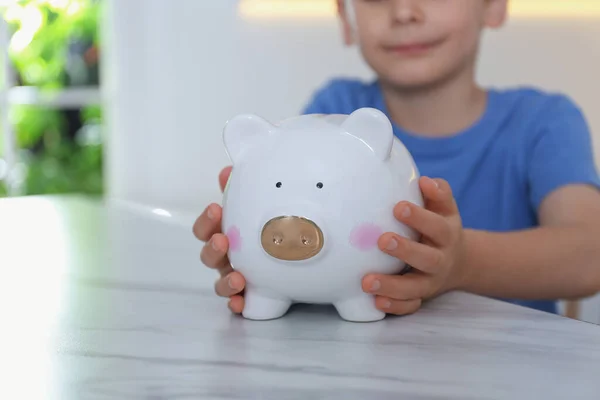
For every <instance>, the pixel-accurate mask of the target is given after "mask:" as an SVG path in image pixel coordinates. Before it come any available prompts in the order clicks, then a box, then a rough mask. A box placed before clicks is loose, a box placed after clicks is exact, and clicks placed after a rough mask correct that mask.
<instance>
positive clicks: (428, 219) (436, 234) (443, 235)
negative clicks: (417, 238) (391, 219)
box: [394, 201, 452, 245]
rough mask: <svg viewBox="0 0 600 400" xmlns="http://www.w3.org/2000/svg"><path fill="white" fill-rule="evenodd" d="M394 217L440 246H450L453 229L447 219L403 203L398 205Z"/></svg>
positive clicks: (411, 204)
mask: <svg viewBox="0 0 600 400" xmlns="http://www.w3.org/2000/svg"><path fill="white" fill-rule="evenodd" d="M394 216H395V217H396V219H397V220H398V221H400V222H402V223H404V224H406V225H407V226H410V227H411V228H414V229H415V230H417V231H418V232H420V233H421V234H423V235H424V236H426V237H427V238H429V239H431V240H432V241H433V242H435V243H436V244H438V245H445V244H448V243H449V242H450V240H451V238H452V229H451V227H450V223H449V222H448V219H447V218H446V217H443V216H441V215H440V214H436V213H434V212H433V211H429V210H426V209H424V208H423V207H419V206H417V205H416V204H413V203H411V202H407V201H402V202H400V203H398V204H396V206H395V207H394Z"/></svg>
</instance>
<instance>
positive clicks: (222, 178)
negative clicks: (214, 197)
mask: <svg viewBox="0 0 600 400" xmlns="http://www.w3.org/2000/svg"><path fill="white" fill-rule="evenodd" d="M232 168H233V167H232V166H228V167H225V168H223V169H222V170H221V172H220V173H219V186H220V187H221V192H223V191H224V190H225V186H226V185H227V181H228V180H229V176H230V175H231V170H232Z"/></svg>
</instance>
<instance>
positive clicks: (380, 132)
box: [342, 108, 394, 160]
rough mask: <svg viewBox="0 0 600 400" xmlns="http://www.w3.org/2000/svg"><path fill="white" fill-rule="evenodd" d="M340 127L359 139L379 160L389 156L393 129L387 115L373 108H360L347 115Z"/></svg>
mask: <svg viewBox="0 0 600 400" xmlns="http://www.w3.org/2000/svg"><path fill="white" fill-rule="evenodd" d="M342 129H344V130H346V131H347V132H348V133H349V134H351V135H352V136H355V137H357V138H359V139H361V140H362V141H363V142H365V144H366V145H367V146H369V147H370V148H371V150H372V151H373V153H374V154H375V156H377V157H378V158H379V159H381V160H385V159H387V158H388V157H389V155H390V153H391V151H392V143H393V141H394V131H393V128H392V124H391V123H390V120H389V119H388V118H387V116H386V115H385V114H384V113H382V112H381V111H379V110H377V109H375V108H361V109H359V110H356V111H354V112H353V113H352V114H350V115H349V116H348V118H347V119H346V121H344V123H343V124H342Z"/></svg>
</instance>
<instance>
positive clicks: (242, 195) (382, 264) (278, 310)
mask: <svg viewBox="0 0 600 400" xmlns="http://www.w3.org/2000/svg"><path fill="white" fill-rule="evenodd" d="M223 136H224V143H225V147H226V150H227V153H228V154H229V157H230V158H231V161H232V163H233V170H232V173H231V176H230V178H229V181H228V183H227V186H226V188H225V193H224V197H223V220H222V224H223V225H222V229H223V231H224V232H225V234H226V235H227V236H228V239H229V246H230V247H229V259H230V261H231V264H232V266H233V268H234V269H236V270H238V271H240V272H241V273H242V275H244V277H245V278H246V284H247V286H246V290H245V295H244V296H245V307H244V311H243V316H244V317H246V318H248V319H254V320H267V319H274V318H278V317H281V316H283V315H284V314H285V313H286V312H287V310H288V308H289V307H290V305H291V304H292V303H296V302H298V303H313V304H333V306H334V307H335V308H336V310H337V312H338V313H339V315H340V316H341V317H342V318H343V319H345V320H348V321H356V322H359V321H360V322H368V321H377V320H381V319H383V318H384V317H385V313H384V312H381V311H379V310H378V309H377V308H376V307H375V301H374V297H373V296H372V295H369V294H367V293H365V292H364V291H363V290H362V287H361V281H362V278H363V277H364V276H365V275H366V274H367V273H372V272H375V273H384V274H395V273H398V272H400V271H401V270H402V269H403V267H404V266H405V265H404V263H403V262H401V261H400V260H398V259H396V258H393V257H391V256H389V255H387V254H386V253H384V252H383V251H381V250H380V249H379V248H378V247H377V240H378V238H379V236H380V235H381V234H382V233H384V232H387V231H393V232H396V233H398V234H400V235H402V236H405V237H409V238H412V239H416V238H417V237H418V236H417V233H416V232H414V231H413V230H412V229H410V228H408V227H407V226H405V225H403V224H401V223H400V222H398V220H396V219H395V218H394V215H393V208H394V205H395V204H396V203H398V202H399V201H401V200H408V201H411V202H413V203H415V204H417V205H421V206H422V205H423V199H422V197H421V192H420V190H419V185H418V179H419V172H418V170H417V168H416V166H415V164H414V161H413V158H412V157H411V155H410V154H409V152H408V151H407V149H406V148H405V147H404V145H403V144H402V143H401V142H400V141H399V140H398V139H396V138H395V136H394V135H393V131H392V126H391V124H390V121H389V120H388V119H387V117H386V116H385V114H383V113H382V112H380V111H378V110H375V109H370V108H363V109H360V110H357V111H355V112H354V113H352V114H351V115H349V116H348V115H303V116H299V117H295V118H291V119H287V120H284V121H283V122H281V123H279V124H277V125H274V124H271V123H269V122H267V121H265V120H264V119H261V118H260V117H258V116H256V115H240V116H237V117H235V118H234V119H232V120H230V121H229V122H228V123H227V125H226V126H225V129H224V132H223Z"/></svg>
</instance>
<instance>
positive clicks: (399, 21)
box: [194, 0, 600, 315]
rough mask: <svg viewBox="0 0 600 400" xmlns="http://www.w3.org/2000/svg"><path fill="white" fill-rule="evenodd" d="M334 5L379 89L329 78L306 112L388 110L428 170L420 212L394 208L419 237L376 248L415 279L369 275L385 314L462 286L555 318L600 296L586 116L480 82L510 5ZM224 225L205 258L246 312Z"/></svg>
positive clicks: (435, 0)
mask: <svg viewBox="0 0 600 400" xmlns="http://www.w3.org/2000/svg"><path fill="white" fill-rule="evenodd" d="M338 8H339V14H340V18H341V21H342V26H343V34H344V38H345V41H346V44H348V45H350V44H354V43H357V44H358V45H359V46H360V50H361V52H362V55H363V57H364V59H365V60H366V62H367V63H368V64H369V65H370V66H371V68H372V69H373V70H374V71H375V72H376V74H377V80H376V81H375V82H372V83H361V82H358V81H352V80H341V79H339V80H334V81H332V82H331V83H330V84H328V85H327V86H325V87H324V88H322V89H321V90H319V91H318V93H317V94H316V95H315V97H314V98H313V99H312V102H311V104H309V105H308V107H307V108H306V110H305V113H342V114H350V113H351V112H353V111H354V110H356V109H358V108H361V107H374V108H378V109H380V110H382V111H383V112H385V113H386V114H387V115H388V116H389V118H390V119H391V120H392V122H393V124H394V130H395V134H396V135H397V136H398V137H399V138H400V139H401V140H402V142H403V143H404V144H405V145H406V146H407V148H408V149H409V151H410V152H411V153H412V155H413V156H414V158H415V161H416V163H417V165H418V167H419V169H420V171H421V174H422V175H423V178H422V179H421V181H420V185H421V190H422V192H423V195H424V197H425V199H426V205H425V207H424V208H419V207H416V206H414V205H412V204H407V203H404V202H401V203H398V204H397V205H396V207H395V209H394V210H393V211H394V215H395V216H396V218H398V219H399V220H400V221H402V222H404V223H406V224H407V225H410V226H412V227H414V228H415V229H417V230H418V231H420V232H421V233H422V235H423V239H422V240H421V241H420V242H419V243H417V242H411V241H408V240H406V239H403V238H402V237H400V236H398V235H396V234H394V233H393V232H388V233H385V234H384V235H382V236H381V237H380V239H379V248H380V250H381V251H384V252H387V253H388V254H390V255H392V256H394V257H398V258H399V259H402V260H404V261H406V262H407V263H408V264H410V265H411V266H412V267H413V268H414V270H413V272H411V273H409V274H405V275H397V276H371V275H369V276H365V277H364V279H363V282H362V285H363V289H364V290H365V291H366V292H368V293H372V294H375V295H376V296H375V298H376V304H377V306H378V308H379V309H381V310H382V311H385V312H387V313H389V314H398V315H403V314H410V313H413V312H415V311H417V310H418V309H419V308H420V306H421V304H422V302H423V301H425V300H427V299H430V298H432V297H435V296H438V295H440V294H442V293H444V292H447V291H450V290H463V291H467V292H471V293H477V294H481V295H485V296H491V297H497V298H503V299H506V300H507V301H511V302H513V303H517V304H521V305H525V306H529V307H532V308H536V309H539V310H544V311H548V312H556V311H557V309H556V299H568V298H581V297H586V296H589V295H593V294H595V293H596V292H598V291H600V192H599V191H598V190H597V189H598V188H599V187H600V179H599V177H598V173H597V171H596V168H595V165H594V160H593V155H592V151H591V140H590V133H589V131H588V127H587V126H586V121H585V120H584V117H583V116H582V114H581V113H580V111H579V109H578V108H577V107H576V106H575V105H574V104H573V103H572V102H571V101H570V100H569V99H568V98H566V97H564V96H561V95H554V94H547V93H542V92H541V91H537V90H534V89H529V88H521V89H513V90H505V91H499V90H491V89H490V90H484V89H482V88H480V87H478V86H477V84H476V83H475V69H476V57H477V50H478V45H479V40H480V35H481V32H482V29H484V28H486V27H487V28H497V27H500V26H501V25H502V24H503V22H504V20H505V18H506V13H507V0H443V1H440V0H349V1H346V2H343V1H342V0H339V1H338ZM229 171H230V169H229V168H226V169H224V170H223V172H222V173H221V174H220V177H219V181H220V184H221V187H222V188H223V186H224V184H225V182H226V180H227V177H228V174H229ZM428 177H435V179H431V178H428ZM220 218H221V208H220V207H219V206H218V205H216V204H211V205H210V206H209V207H207V208H206V210H205V211H204V212H203V213H202V215H200V217H199V218H198V220H197V221H196V223H195V224H194V233H195V235H196V237H197V238H198V239H200V240H202V241H207V243H206V245H205V246H204V248H203V249H202V252H201V260H202V261H203V263H204V264H205V265H207V266H208V267H211V268H216V269H218V270H219V272H220V274H221V279H219V280H218V281H217V282H216V287H215V289H216V292H217V294H218V295H220V296H224V297H229V298H230V301H229V307H230V309H231V310H232V311H233V312H235V313H240V312H241V311H242V310H243V307H244V298H243V294H242V293H243V289H244V285H245V281H244V277H243V276H242V275H241V274H240V273H239V272H233V270H232V268H231V266H230V265H229V264H228V261H227V257H226V252H227V246H228V241H227V238H226V237H225V236H224V235H223V234H222V233H221V232H220V228H219V227H220Z"/></svg>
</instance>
